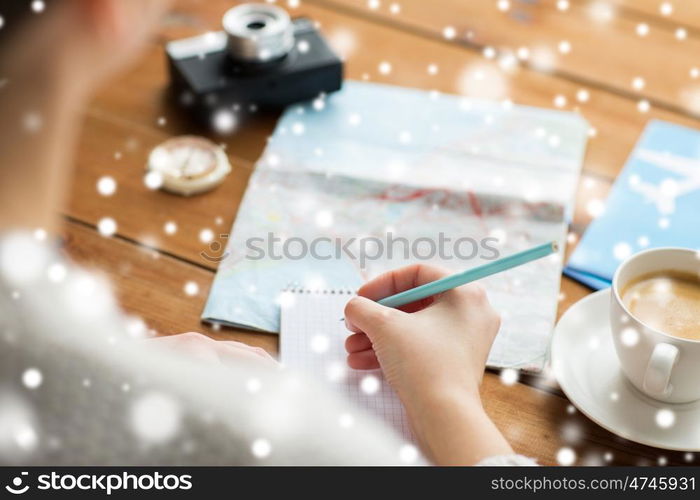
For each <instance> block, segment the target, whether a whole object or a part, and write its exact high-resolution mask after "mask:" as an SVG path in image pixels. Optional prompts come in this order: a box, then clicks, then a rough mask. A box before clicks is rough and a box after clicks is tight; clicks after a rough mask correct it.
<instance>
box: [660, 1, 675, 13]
mask: <svg viewBox="0 0 700 500" xmlns="http://www.w3.org/2000/svg"><path fill="white" fill-rule="evenodd" d="M659 12H661V15H662V16H670V15H671V14H672V13H673V5H671V3H670V2H663V3H662V4H661V5H659Z"/></svg>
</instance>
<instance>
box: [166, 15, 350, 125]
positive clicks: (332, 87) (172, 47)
mask: <svg viewBox="0 0 700 500" xmlns="http://www.w3.org/2000/svg"><path fill="white" fill-rule="evenodd" d="M222 24H223V28H224V31H219V32H210V33H206V34H204V35H200V36H195V37H192V38H185V39H182V40H176V41H173V42H170V43H168V44H167V46H166V54H167V57H168V63H169V68H170V77H171V83H172V90H173V91H174V92H173V95H174V97H175V98H176V99H177V100H178V102H179V103H180V104H181V105H183V106H185V107H187V108H190V109H191V110H192V111H193V112H194V113H195V114H196V115H197V116H198V117H199V118H200V119H202V120H204V121H205V122H206V123H209V124H210V125H213V126H214V128H216V129H219V131H222V130H220V129H225V128H226V127H227V125H231V124H232V123H233V122H232V121H231V120H227V119H226V113H228V114H229V115H230V114H231V113H235V114H236V116H238V115H239V114H245V113H248V112H254V111H256V110H257V109H275V108H280V107H283V106H286V105H288V104H291V103H294V102H299V101H305V100H309V99H313V98H316V97H318V96H319V95H323V94H328V93H330V92H334V91H336V90H339V89H340V87H341V84H342V79H343V63H342V61H341V60H340V58H339V57H338V55H336V54H335V53H334V52H333V50H332V49H331V48H330V47H329V46H328V44H327V43H326V41H325V40H324V39H323V37H322V36H321V33H320V32H319V31H318V30H317V29H316V27H315V26H314V23H313V22H312V21H311V20H310V19H307V18H297V19H294V20H292V19H291V18H290V17H289V14H288V13H287V12H286V11H285V10H284V9H282V8H280V7H277V6H274V5H269V4H254V3H246V4H241V5H238V6H236V7H233V8H232V9H229V10H228V11H227V12H226V13H225V14H224V16H223V19H222ZM222 112H223V113H224V119H223V120H222V114H221V113H222ZM234 119H235V118H234ZM223 131H224V132H225V131H226V130H223Z"/></svg>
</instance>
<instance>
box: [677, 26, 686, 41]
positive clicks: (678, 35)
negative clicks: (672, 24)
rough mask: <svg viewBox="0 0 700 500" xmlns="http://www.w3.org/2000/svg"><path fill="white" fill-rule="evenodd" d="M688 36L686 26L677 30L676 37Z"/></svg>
mask: <svg viewBox="0 0 700 500" xmlns="http://www.w3.org/2000/svg"><path fill="white" fill-rule="evenodd" d="M686 38H688V32H687V31H686V30H685V29H684V28H678V29H677V30H676V39H677V40H685V39H686Z"/></svg>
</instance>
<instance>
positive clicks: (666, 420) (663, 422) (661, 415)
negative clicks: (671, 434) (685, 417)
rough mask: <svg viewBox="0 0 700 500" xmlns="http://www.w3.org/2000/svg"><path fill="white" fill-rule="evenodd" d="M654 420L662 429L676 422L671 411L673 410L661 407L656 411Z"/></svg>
mask: <svg viewBox="0 0 700 500" xmlns="http://www.w3.org/2000/svg"><path fill="white" fill-rule="evenodd" d="M654 420H655V421H656V425H658V426H659V427H661V428H662V429H668V428H669V427H672V426H673V424H675V423H676V414H675V413H674V412H673V410H669V409H668V408H662V409H661V410H659V411H657V412H656V416H655V418H654Z"/></svg>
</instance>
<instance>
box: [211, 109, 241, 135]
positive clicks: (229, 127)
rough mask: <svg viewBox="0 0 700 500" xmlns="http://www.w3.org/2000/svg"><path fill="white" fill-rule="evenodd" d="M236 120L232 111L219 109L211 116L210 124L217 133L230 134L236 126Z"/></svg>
mask: <svg viewBox="0 0 700 500" xmlns="http://www.w3.org/2000/svg"><path fill="white" fill-rule="evenodd" d="M237 122H238V120H236V116H235V115H234V114H233V112H232V111H230V110H228V109H220V110H218V111H216V112H215V113H214V114H213V116H212V126H213V127H214V130H215V131H216V132H218V133H219V134H230V133H231V132H233V130H234V129H235V128H236V125H237Z"/></svg>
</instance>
